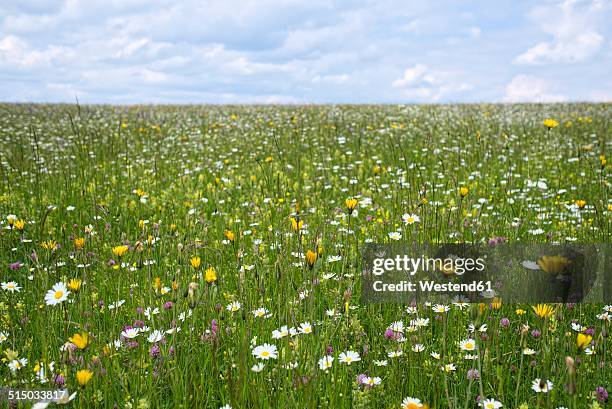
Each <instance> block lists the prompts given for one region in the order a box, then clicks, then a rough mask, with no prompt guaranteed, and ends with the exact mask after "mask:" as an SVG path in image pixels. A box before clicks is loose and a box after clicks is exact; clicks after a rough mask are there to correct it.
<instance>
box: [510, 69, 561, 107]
mask: <svg viewBox="0 0 612 409" xmlns="http://www.w3.org/2000/svg"><path fill="white" fill-rule="evenodd" d="M566 100H567V97H566V96H564V95H561V94H556V93H554V92H553V91H551V85H550V84H549V83H548V82H547V81H546V80H543V79H541V78H538V77H534V76H530V75H517V76H516V77H514V78H513V79H512V81H510V82H509V83H508V85H506V94H505V96H504V102H563V101H566Z"/></svg>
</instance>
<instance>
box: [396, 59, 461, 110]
mask: <svg viewBox="0 0 612 409" xmlns="http://www.w3.org/2000/svg"><path fill="white" fill-rule="evenodd" d="M391 85H392V86H393V87H394V88H398V89H400V95H401V96H402V97H403V98H407V99H410V100H421V101H433V102H435V101H439V100H440V99H443V98H445V97H448V96H450V95H456V94H457V93H462V92H464V91H467V90H469V89H471V88H472V86H471V85H470V84H467V83H465V82H461V81H459V80H458V79H457V75H456V74H453V73H448V72H444V71H439V70H438V71H434V70H430V69H429V68H428V67H427V66H426V65H424V64H415V65H414V66H412V67H410V68H407V69H406V70H405V71H404V74H403V75H402V77H400V78H398V79H397V80H395V81H393V83H392V84H391Z"/></svg>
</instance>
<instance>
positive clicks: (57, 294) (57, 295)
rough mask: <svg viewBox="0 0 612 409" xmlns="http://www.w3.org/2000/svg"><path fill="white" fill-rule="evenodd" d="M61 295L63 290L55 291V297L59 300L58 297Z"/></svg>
mask: <svg viewBox="0 0 612 409" xmlns="http://www.w3.org/2000/svg"><path fill="white" fill-rule="evenodd" d="M63 295H64V292H63V291H56V292H55V299H56V300H59V299H60V298H62V296H63Z"/></svg>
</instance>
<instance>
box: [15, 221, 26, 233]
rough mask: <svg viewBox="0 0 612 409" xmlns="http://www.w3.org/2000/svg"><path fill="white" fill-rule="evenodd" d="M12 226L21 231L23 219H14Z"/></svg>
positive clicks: (23, 223) (23, 225)
mask: <svg viewBox="0 0 612 409" xmlns="http://www.w3.org/2000/svg"><path fill="white" fill-rule="evenodd" d="M14 227H15V228H16V229H17V230H19V231H22V230H23V228H24V227H25V221H23V220H21V219H19V220H16V221H15V224H14Z"/></svg>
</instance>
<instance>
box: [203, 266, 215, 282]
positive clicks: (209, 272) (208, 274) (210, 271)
mask: <svg viewBox="0 0 612 409" xmlns="http://www.w3.org/2000/svg"><path fill="white" fill-rule="evenodd" d="M204 280H205V281H206V282H207V283H208V284H212V283H214V282H215V281H217V271H216V270H215V268H214V267H208V268H207V269H206V271H205V272H204Z"/></svg>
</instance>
